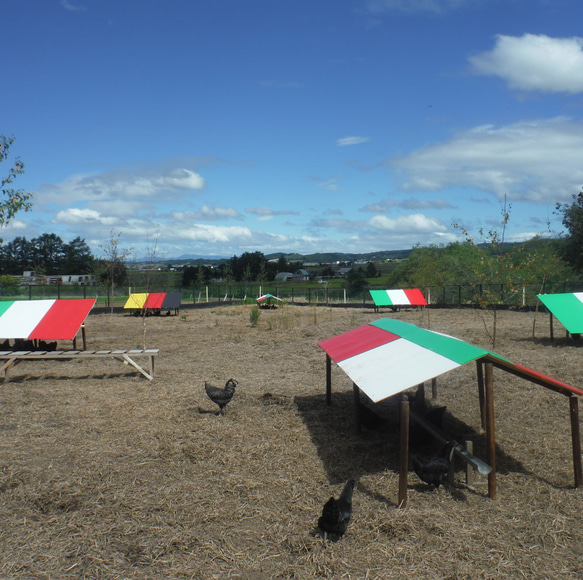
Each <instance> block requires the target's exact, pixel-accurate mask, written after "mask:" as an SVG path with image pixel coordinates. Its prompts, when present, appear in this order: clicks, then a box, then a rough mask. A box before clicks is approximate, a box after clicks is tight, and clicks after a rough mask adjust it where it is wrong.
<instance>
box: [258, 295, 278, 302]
mask: <svg viewBox="0 0 583 580" xmlns="http://www.w3.org/2000/svg"><path fill="white" fill-rule="evenodd" d="M271 298H273V299H274V300H279V301H280V302H283V300H282V299H281V298H278V297H277V296H274V295H273V294H263V296H259V298H257V302H264V301H265V300H268V301H269V300H270V299H271Z"/></svg>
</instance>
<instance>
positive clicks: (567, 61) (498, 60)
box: [469, 34, 583, 93]
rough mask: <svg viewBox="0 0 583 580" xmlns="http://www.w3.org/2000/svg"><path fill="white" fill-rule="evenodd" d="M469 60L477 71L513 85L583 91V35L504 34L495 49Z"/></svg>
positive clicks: (511, 86)
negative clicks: (558, 36)
mask: <svg viewBox="0 0 583 580" xmlns="http://www.w3.org/2000/svg"><path fill="white" fill-rule="evenodd" d="M469 60H470V63H471V65H472V68H473V71H474V73H475V74H479V75H492V76H498V77H500V78H503V79H505V80H506V81H507V82H508V85H509V86H510V88H512V89H519V90H524V91H541V92H566V93H580V92H582V91H583V38H579V37H572V38H551V37H549V36H545V35H544V34H538V35H537V34H524V35H523V36H521V37H515V36H504V35H502V34H500V35H498V36H497V37H496V44H495V46H494V48H493V49H492V50H491V51H488V52H484V53H482V54H479V55H476V56H473V57H470V59H469Z"/></svg>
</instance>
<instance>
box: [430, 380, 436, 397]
mask: <svg viewBox="0 0 583 580" xmlns="http://www.w3.org/2000/svg"><path fill="white" fill-rule="evenodd" d="M431 398H432V399H433V400H434V401H437V377H433V378H432V379H431Z"/></svg>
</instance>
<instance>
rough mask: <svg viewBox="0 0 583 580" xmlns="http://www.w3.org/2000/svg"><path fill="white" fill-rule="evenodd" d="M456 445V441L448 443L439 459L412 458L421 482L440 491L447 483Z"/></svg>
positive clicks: (413, 456) (414, 456)
mask: <svg viewBox="0 0 583 580" xmlns="http://www.w3.org/2000/svg"><path fill="white" fill-rule="evenodd" d="M454 445H455V441H449V442H448V443H446V444H445V445H444V447H443V448H442V450H441V452H440V454H439V455H438V456H437V457H430V458H429V459H421V458H419V457H417V456H416V455H412V456H411V459H412V460H413V469H414V470H415V473H416V474H417V476H418V477H419V479H420V480H421V481H424V482H425V483H427V484H428V485H430V486H434V487H435V489H438V488H439V486H440V485H441V484H442V483H444V482H445V479H446V477H447V473H448V471H449V465H450V463H451V456H452V455H453V448H454Z"/></svg>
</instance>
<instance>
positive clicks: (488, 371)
mask: <svg viewBox="0 0 583 580" xmlns="http://www.w3.org/2000/svg"><path fill="white" fill-rule="evenodd" d="M485 367H486V368H485V369H484V371H485V372H484V383H485V395H486V443H487V449H488V463H489V464H490V466H491V467H492V471H490V473H489V474H488V496H489V497H490V499H492V500H495V499H496V435H495V433H494V367H493V366H492V363H486V365H485Z"/></svg>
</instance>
